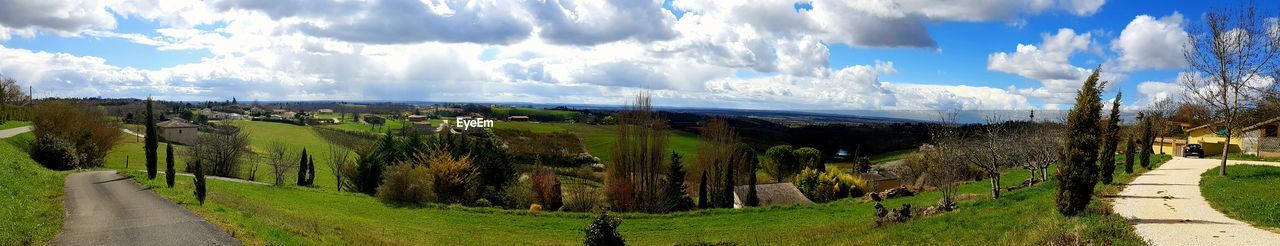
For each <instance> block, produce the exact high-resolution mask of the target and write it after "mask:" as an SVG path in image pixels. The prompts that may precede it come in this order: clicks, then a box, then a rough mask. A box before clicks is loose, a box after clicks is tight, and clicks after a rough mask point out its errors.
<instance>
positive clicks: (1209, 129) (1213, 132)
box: [1153, 121, 1241, 155]
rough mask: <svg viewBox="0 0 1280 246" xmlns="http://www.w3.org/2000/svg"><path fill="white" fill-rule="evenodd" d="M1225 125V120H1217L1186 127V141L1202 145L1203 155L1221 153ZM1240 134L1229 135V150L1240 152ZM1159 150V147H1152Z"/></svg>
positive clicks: (1224, 138) (1225, 131) (1225, 129)
mask: <svg viewBox="0 0 1280 246" xmlns="http://www.w3.org/2000/svg"><path fill="white" fill-rule="evenodd" d="M1226 137H1227V126H1226V122H1225V121H1217V122H1213V123H1209V124H1205V125H1202V126H1197V127H1193V128H1191V129H1187V142H1188V143H1193V144H1200V146H1202V147H1204V154H1205V155H1217V154H1222V143H1223V142H1226V141H1227V138H1226ZM1239 139H1240V135H1233V136H1231V143H1230V144H1231V145H1230V146H1228V147H1229V148H1230V151H1231V152H1240V142H1241V141H1240V140H1239ZM1153 151H1159V149H1153Z"/></svg>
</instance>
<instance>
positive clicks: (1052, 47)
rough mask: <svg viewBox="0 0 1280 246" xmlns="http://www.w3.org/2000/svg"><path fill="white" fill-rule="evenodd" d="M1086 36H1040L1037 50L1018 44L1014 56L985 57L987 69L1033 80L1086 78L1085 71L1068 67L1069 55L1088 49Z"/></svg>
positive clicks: (1066, 32)
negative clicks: (1040, 39) (1041, 40)
mask: <svg viewBox="0 0 1280 246" xmlns="http://www.w3.org/2000/svg"><path fill="white" fill-rule="evenodd" d="M1089 36H1090V34H1089V33H1081V34H1079V35H1077V34H1076V32H1075V31H1074V30H1071V29H1067V28H1063V29H1059V30H1058V33H1057V34H1053V35H1049V34H1048V33H1044V34H1041V35H1040V37H1041V38H1042V39H1044V41H1043V42H1041V43H1040V46H1039V47H1037V46H1035V45H1030V44H1018V48H1017V50H1016V51H1014V53H1005V52H997V53H993V54H991V55H989V56H988V57H987V69H988V70H992V71H1000V72H1006V73H1011V74H1017V75H1019V76H1022V77H1026V78H1030V79H1035V80H1061V79H1076V78H1080V77H1081V76H1084V75H1087V74H1088V71H1086V70H1084V69H1082V68H1079V67H1076V66H1074V65H1071V63H1070V62H1069V61H1068V59H1069V58H1070V57H1071V54H1072V53H1075V52H1077V51H1083V50H1086V49H1088V48H1089V44H1090V42H1092V40H1091V39H1090V37H1089Z"/></svg>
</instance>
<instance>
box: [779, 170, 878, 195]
mask: <svg viewBox="0 0 1280 246" xmlns="http://www.w3.org/2000/svg"><path fill="white" fill-rule="evenodd" d="M794 180H795V183H796V188H797V189H800V193H804V196H805V197H808V198H809V200H812V201H813V202H830V201H835V200H839V199H842V198H848V197H861V196H862V194H863V192H864V191H866V190H867V188H868V187H867V186H868V183H867V182H866V181H864V180H862V179H861V178H858V177H854V176H852V175H849V174H848V173H845V172H844V171H840V170H839V169H832V170H828V171H827V172H819V171H818V170H814V169H811V168H806V169H804V170H802V171H800V173H799V174H796V176H795V178H794Z"/></svg>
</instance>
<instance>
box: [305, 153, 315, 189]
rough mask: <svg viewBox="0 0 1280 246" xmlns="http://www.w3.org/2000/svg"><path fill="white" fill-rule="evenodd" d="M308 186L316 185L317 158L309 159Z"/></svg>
mask: <svg viewBox="0 0 1280 246" xmlns="http://www.w3.org/2000/svg"><path fill="white" fill-rule="evenodd" d="M307 185H312V186H314V185H316V158H315V157H309V158H307Z"/></svg>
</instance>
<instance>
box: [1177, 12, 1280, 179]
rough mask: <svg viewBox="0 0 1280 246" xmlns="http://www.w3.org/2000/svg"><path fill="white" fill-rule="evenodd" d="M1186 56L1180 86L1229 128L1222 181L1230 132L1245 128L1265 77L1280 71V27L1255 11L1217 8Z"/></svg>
mask: <svg viewBox="0 0 1280 246" xmlns="http://www.w3.org/2000/svg"><path fill="white" fill-rule="evenodd" d="M1191 30H1192V31H1191V34H1190V35H1189V36H1188V42H1187V44H1186V47H1185V49H1184V51H1183V57H1184V58H1185V59H1186V61H1187V63H1188V70H1189V71H1188V72H1187V73H1183V76H1182V78H1181V79H1180V81H1181V82H1180V83H1181V84H1182V85H1183V88H1184V89H1185V90H1186V91H1187V92H1188V93H1187V94H1189V95H1190V96H1191V97H1193V98H1195V99H1196V100H1198V101H1200V102H1201V103H1203V105H1205V106H1208V107H1209V109H1210V110H1211V111H1213V112H1214V114H1215V116H1217V117H1218V118H1220V119H1222V122H1223V125H1224V126H1225V127H1226V131H1227V134H1226V140H1225V141H1224V142H1223V144H1222V148H1223V151H1222V153H1223V154H1222V162H1221V165H1222V167H1221V168H1220V169H1219V171H1218V175H1219V176H1226V175H1227V153H1228V151H1230V147H1231V133H1233V132H1235V131H1236V130H1237V127H1238V126H1239V125H1240V124H1241V122H1239V121H1238V120H1237V116H1238V115H1239V114H1240V113H1241V112H1242V111H1243V110H1244V109H1247V108H1248V107H1250V102H1251V101H1252V97H1253V96H1254V95H1255V94H1257V92H1258V91H1259V89H1258V87H1259V86H1260V85H1261V84H1262V83H1260V82H1262V81H1264V80H1266V78H1265V77H1264V76H1268V75H1274V74H1275V73H1276V71H1277V70H1280V59H1277V57H1276V56H1277V54H1280V22H1277V21H1274V20H1269V19H1268V16H1267V15H1266V14H1264V13H1259V11H1258V10H1257V9H1256V8H1254V6H1253V4H1252V3H1250V4H1248V5H1243V4H1242V6H1241V8H1240V9H1214V10H1210V11H1209V12H1208V13H1205V15H1204V23H1203V24H1202V25H1196V26H1192V27H1191Z"/></svg>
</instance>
